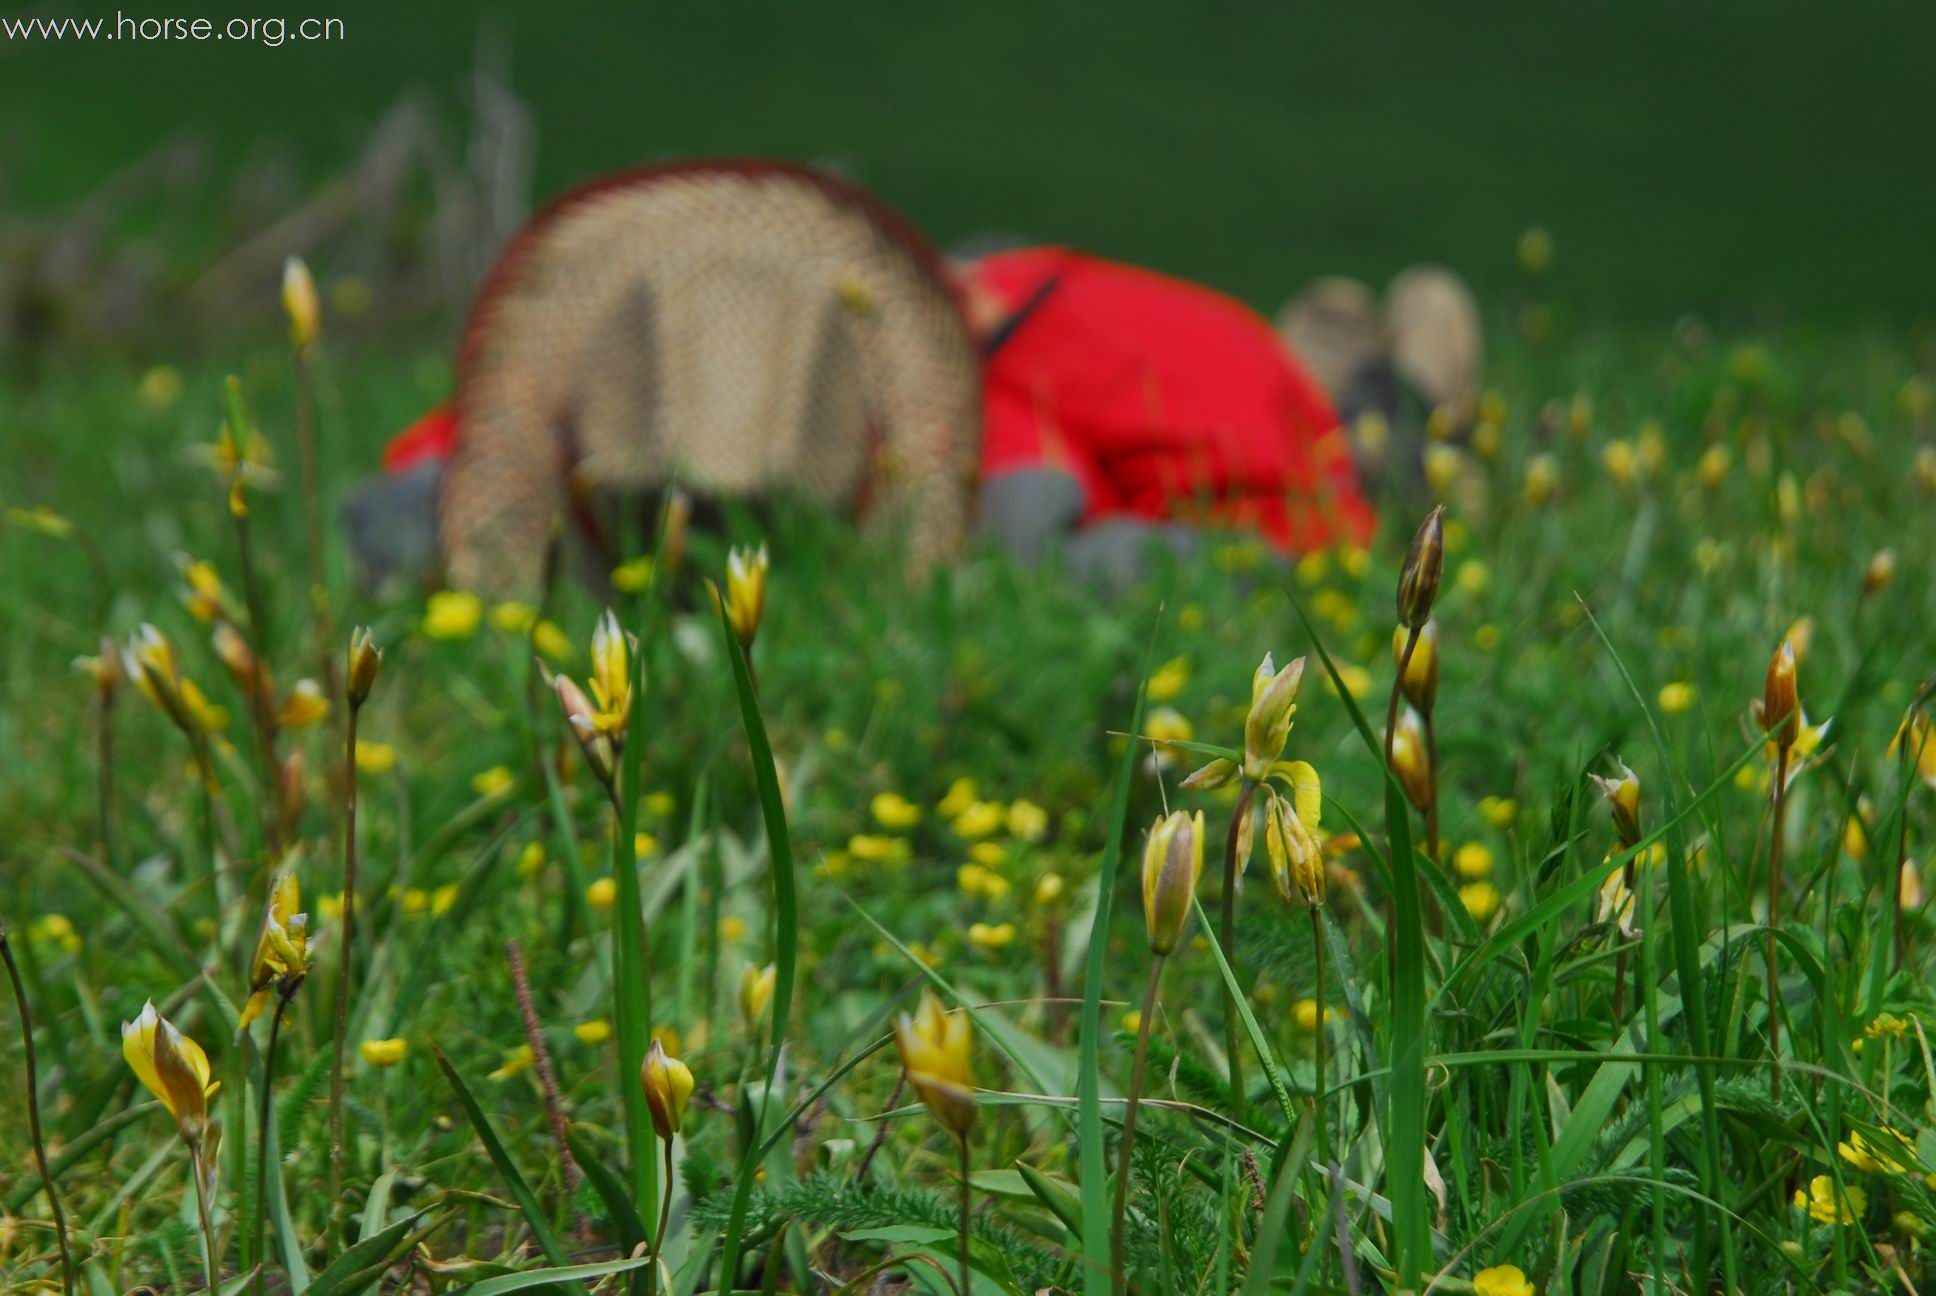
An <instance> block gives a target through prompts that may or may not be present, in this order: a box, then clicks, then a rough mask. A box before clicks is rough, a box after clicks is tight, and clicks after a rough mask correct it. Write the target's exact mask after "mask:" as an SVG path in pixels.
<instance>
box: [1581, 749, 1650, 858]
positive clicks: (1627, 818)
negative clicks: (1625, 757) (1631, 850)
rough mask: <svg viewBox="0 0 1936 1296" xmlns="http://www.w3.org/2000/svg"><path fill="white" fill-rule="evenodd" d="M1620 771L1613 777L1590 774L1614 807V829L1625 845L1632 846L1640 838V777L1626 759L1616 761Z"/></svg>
mask: <svg viewBox="0 0 1936 1296" xmlns="http://www.w3.org/2000/svg"><path fill="white" fill-rule="evenodd" d="M1614 764H1615V765H1617V766H1618V767H1619V770H1620V773H1619V774H1618V775H1617V776H1615V777H1613V778H1602V777H1601V776H1600V775H1598V774H1589V775H1587V777H1588V778H1590V779H1592V780H1593V783H1594V786H1595V787H1597V788H1599V789H1600V794H1601V795H1602V796H1604V797H1605V798H1606V799H1607V804H1608V805H1609V806H1611V807H1612V809H1613V829H1614V831H1615V832H1616V833H1617V834H1619V837H1620V844H1621V846H1623V847H1626V846H1632V845H1633V844H1634V843H1635V842H1638V841H1639V840H1640V778H1639V776H1638V775H1636V774H1635V773H1634V772H1633V771H1632V770H1631V769H1629V768H1627V763H1626V762H1625V761H1615V762H1614Z"/></svg>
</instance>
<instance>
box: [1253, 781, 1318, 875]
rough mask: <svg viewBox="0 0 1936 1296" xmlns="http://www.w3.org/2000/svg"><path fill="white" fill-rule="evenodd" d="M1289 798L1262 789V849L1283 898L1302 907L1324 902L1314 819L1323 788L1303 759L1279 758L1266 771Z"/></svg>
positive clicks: (1267, 788) (1316, 823)
mask: <svg viewBox="0 0 1936 1296" xmlns="http://www.w3.org/2000/svg"><path fill="white" fill-rule="evenodd" d="M1271 777H1272V778H1273V779H1277V780H1280V781H1281V782H1282V783H1283V784H1284V786H1285V789H1286V791H1287V792H1288V793H1289V795H1288V796H1279V795H1278V793H1277V789H1275V788H1271V787H1266V791H1265V801H1264V848H1265V852H1266V853H1267V854H1268V855H1269V856H1270V866H1271V880H1272V881H1274V882H1275V883H1276V884H1277V894H1278V895H1280V896H1282V897H1283V898H1284V899H1286V900H1291V899H1293V898H1296V899H1301V900H1303V902H1304V903H1305V904H1307V905H1321V904H1323V903H1324V884H1325V876H1324V851H1323V848H1322V847H1320V846H1319V845H1318V839H1317V829H1318V818H1319V815H1320V813H1321V812H1322V810H1323V807H1324V792H1323V789H1322V787H1321V786H1320V784H1319V781H1318V772H1317V770H1315V769H1313V768H1312V767H1311V766H1310V764H1308V763H1307V762H1305V761H1279V762H1278V763H1277V765H1276V767H1275V768H1274V769H1272V771H1271Z"/></svg>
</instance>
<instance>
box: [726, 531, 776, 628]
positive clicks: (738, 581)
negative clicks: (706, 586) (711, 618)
mask: <svg viewBox="0 0 1936 1296" xmlns="http://www.w3.org/2000/svg"><path fill="white" fill-rule="evenodd" d="M770 565H771V564H770V562H769V560H768V558H767V553H766V546H765V545H764V544H762V545H761V546H760V547H759V549H758V550H752V549H745V548H742V547H740V546H739V545H734V546H733V549H732V552H730V553H728V554H727V555H726V620H727V621H728V622H730V623H731V624H732V627H733V633H734V634H735V635H738V636H739V642H740V646H741V647H743V648H745V649H746V650H747V651H748V652H751V651H752V650H753V640H754V638H755V637H756V636H757V635H758V634H759V632H760V619H761V617H763V616H764V615H765V614H766V573H767V569H768V567H769V566H770Z"/></svg>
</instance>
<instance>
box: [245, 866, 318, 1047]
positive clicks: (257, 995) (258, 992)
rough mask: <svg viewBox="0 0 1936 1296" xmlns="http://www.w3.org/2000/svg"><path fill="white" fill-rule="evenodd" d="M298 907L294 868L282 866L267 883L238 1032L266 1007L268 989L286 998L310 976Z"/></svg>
mask: <svg viewBox="0 0 1936 1296" xmlns="http://www.w3.org/2000/svg"><path fill="white" fill-rule="evenodd" d="M301 908H302V892H301V890H300V888H299V887H298V886H297V885H296V870H295V869H294V868H292V867H287V866H285V867H284V868H283V870H282V871H281V872H280V873H278V874H277V875H276V878H275V881H273V882H271V883H270V884H269V903H268V905H267V906H266V907H265V908H264V910H263V913H262V930H261V932H260V933H259V934H258V935H257V937H256V942H255V957H254V958H253V959H252V960H251V961H250V963H249V1001H248V1003H247V1004H246V1005H244V1006H243V1009H242V1020H241V1022H240V1023H239V1024H238V1025H237V1027H236V1029H237V1030H238V1031H244V1030H247V1029H248V1028H249V1023H250V1022H252V1021H254V1020H255V1019H256V1017H257V1016H258V1015H260V1014H261V1012H262V1010H263V1009H264V1008H266V1007H267V1006H268V1004H269V995H270V993H271V991H274V992H275V993H277V994H280V995H282V996H283V997H284V998H285V999H287V998H288V996H289V995H291V994H293V993H294V992H295V989H296V987H297V986H299V985H301V984H302V982H303V978H304V977H306V976H308V975H309V915H308V914H305V913H299V912H297V911H298V910H300V909H301Z"/></svg>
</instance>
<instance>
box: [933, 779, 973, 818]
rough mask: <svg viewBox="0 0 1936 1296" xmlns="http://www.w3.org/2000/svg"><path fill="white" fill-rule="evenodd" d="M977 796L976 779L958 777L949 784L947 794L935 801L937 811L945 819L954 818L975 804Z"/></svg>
mask: <svg viewBox="0 0 1936 1296" xmlns="http://www.w3.org/2000/svg"><path fill="white" fill-rule="evenodd" d="M977 797H978V793H977V792H976V790H975V780H973V779H971V778H958V779H956V780H955V781H954V782H953V783H950V784H949V785H948V792H947V795H946V796H944V797H942V798H941V800H939V801H937V802H936V803H935V807H934V808H935V812H936V813H937V814H939V815H940V816H941V817H942V818H943V819H953V818H955V817H956V816H958V815H959V814H961V812H962V811H964V810H966V809H967V808H968V807H969V806H971V805H973V804H975V801H976V799H977Z"/></svg>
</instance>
